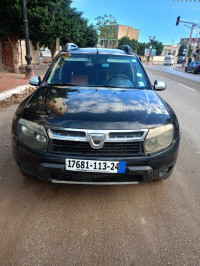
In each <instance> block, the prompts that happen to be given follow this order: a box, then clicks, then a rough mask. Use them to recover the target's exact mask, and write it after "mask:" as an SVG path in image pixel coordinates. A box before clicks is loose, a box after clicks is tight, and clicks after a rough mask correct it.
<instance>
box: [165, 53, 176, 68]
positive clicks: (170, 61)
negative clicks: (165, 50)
mask: <svg viewBox="0 0 200 266" xmlns="http://www.w3.org/2000/svg"><path fill="white" fill-rule="evenodd" d="M175 60H176V59H175V57H174V56H173V55H166V56H165V58H164V66H165V65H170V66H171V65H173V64H174V62H175Z"/></svg>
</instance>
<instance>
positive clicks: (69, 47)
mask: <svg viewBox="0 0 200 266" xmlns="http://www.w3.org/2000/svg"><path fill="white" fill-rule="evenodd" d="M77 48H78V46H77V45H76V44H74V43H71V42H68V43H67V44H66V45H65V47H64V49H63V52H69V51H71V50H74V49H77Z"/></svg>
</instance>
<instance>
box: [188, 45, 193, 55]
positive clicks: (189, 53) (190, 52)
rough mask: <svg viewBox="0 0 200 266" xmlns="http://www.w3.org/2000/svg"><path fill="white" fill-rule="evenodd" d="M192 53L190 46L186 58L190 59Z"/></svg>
mask: <svg viewBox="0 0 200 266" xmlns="http://www.w3.org/2000/svg"><path fill="white" fill-rule="evenodd" d="M192 52H193V50H192V46H191V44H190V46H189V51H188V55H187V57H188V58H190V57H192Z"/></svg>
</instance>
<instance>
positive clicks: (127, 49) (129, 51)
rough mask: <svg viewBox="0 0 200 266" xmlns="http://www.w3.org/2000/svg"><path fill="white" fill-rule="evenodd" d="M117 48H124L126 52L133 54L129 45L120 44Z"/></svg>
mask: <svg viewBox="0 0 200 266" xmlns="http://www.w3.org/2000/svg"><path fill="white" fill-rule="evenodd" d="M118 49H120V50H124V51H125V52H126V53H127V54H130V55H132V54H133V51H132V49H131V47H130V46H129V45H121V46H119V47H118Z"/></svg>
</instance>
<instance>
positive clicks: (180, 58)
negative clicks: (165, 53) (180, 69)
mask: <svg viewBox="0 0 200 266" xmlns="http://www.w3.org/2000/svg"><path fill="white" fill-rule="evenodd" d="M184 60H185V57H184V56H179V57H178V59H177V64H182V63H183V61H184Z"/></svg>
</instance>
